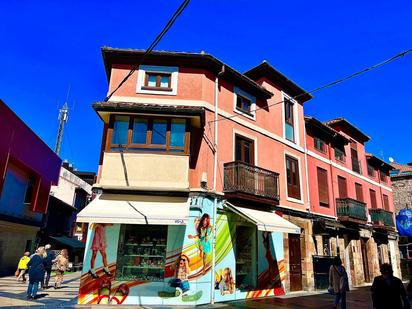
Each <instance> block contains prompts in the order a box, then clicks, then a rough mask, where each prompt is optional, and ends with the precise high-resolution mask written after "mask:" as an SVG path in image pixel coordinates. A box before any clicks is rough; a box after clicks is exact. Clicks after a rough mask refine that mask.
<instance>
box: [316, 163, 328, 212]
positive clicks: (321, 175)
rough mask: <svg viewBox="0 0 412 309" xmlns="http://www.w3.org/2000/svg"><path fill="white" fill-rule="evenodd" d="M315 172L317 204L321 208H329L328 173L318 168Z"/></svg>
mask: <svg viewBox="0 0 412 309" xmlns="http://www.w3.org/2000/svg"><path fill="white" fill-rule="evenodd" d="M317 171H318V190H319V204H320V205H321V206H329V192H328V172H327V171H326V170H324V169H323V168H320V167H318V168H317Z"/></svg>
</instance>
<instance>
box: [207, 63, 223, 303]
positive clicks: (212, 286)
mask: <svg viewBox="0 0 412 309" xmlns="http://www.w3.org/2000/svg"><path fill="white" fill-rule="evenodd" d="M224 73H225V66H222V69H221V71H220V72H219V73H218V74H217V75H216V77H215V99H214V101H215V102H214V103H215V104H214V105H215V106H214V107H215V115H214V122H213V124H214V128H213V129H214V133H213V135H214V136H213V144H214V147H213V160H214V162H213V193H214V195H215V197H214V201H213V238H212V271H211V279H210V303H211V304H214V303H215V282H214V277H215V262H216V221H217V185H216V179H217V168H218V156H217V154H218V146H217V145H218V124H217V120H218V110H217V109H218V105H219V104H218V102H219V76H222V75H223V74H224Z"/></svg>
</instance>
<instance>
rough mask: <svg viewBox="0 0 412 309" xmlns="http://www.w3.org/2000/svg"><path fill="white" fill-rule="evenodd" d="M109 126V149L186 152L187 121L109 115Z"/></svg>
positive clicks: (182, 119) (187, 140) (181, 119)
mask: <svg viewBox="0 0 412 309" xmlns="http://www.w3.org/2000/svg"><path fill="white" fill-rule="evenodd" d="M110 128H111V130H112V131H111V134H112V137H111V145H110V150H124V151H136V152H157V153H159V152H160V153H173V154H179V153H180V154H188V152H189V150H188V149H189V146H188V145H189V139H190V132H189V120H187V119H184V118H166V117H164V118H158V117H145V116H112V123H111V127H110ZM109 134H110V133H109Z"/></svg>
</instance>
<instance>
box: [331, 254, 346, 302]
mask: <svg viewBox="0 0 412 309" xmlns="http://www.w3.org/2000/svg"><path fill="white" fill-rule="evenodd" d="M328 290H329V291H331V292H333V293H334V294H335V301H334V306H333V307H334V308H338V305H339V303H340V308H341V309H346V292H347V291H349V281H348V274H347V273H346V269H345V267H343V266H342V260H341V259H340V257H339V256H335V258H334V259H333V265H332V266H331V267H330V268H329V289H328Z"/></svg>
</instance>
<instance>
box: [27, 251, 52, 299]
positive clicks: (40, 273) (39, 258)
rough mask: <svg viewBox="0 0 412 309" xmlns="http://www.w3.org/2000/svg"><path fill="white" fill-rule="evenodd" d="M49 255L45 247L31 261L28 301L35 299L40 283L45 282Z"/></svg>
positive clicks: (29, 264)
mask: <svg viewBox="0 0 412 309" xmlns="http://www.w3.org/2000/svg"><path fill="white" fill-rule="evenodd" d="M46 257H47V253H46V250H45V249H44V247H39V248H38V249H37V250H36V254H35V255H33V257H32V258H31V259H30V261H29V263H27V266H29V286H28V287H27V299H34V298H36V295H37V290H38V289H39V283H40V282H43V279H44V271H45V265H46Z"/></svg>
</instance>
